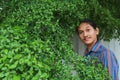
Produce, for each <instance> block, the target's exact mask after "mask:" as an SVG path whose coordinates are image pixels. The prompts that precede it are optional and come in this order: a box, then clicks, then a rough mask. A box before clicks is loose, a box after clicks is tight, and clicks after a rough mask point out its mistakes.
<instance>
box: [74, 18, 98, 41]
mask: <svg viewBox="0 0 120 80" xmlns="http://www.w3.org/2000/svg"><path fill="white" fill-rule="evenodd" d="M81 23H88V24H89V25H91V26H92V27H93V29H96V28H97V25H96V23H95V22H94V21H93V20H90V19H83V20H81V22H80V24H81ZM78 27H79V26H78ZM78 27H77V28H76V31H77V33H78ZM97 39H98V40H99V37H98V36H97Z"/></svg>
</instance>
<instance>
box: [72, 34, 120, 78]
mask: <svg viewBox="0 0 120 80" xmlns="http://www.w3.org/2000/svg"><path fill="white" fill-rule="evenodd" d="M73 41H74V47H73V48H74V50H75V52H77V53H78V54H80V55H83V53H84V50H85V45H84V44H83V43H82V42H81V40H80V39H79V37H78V35H77V34H75V35H74V37H73ZM101 43H102V44H103V45H104V46H106V47H107V48H109V49H111V50H112V51H113V52H114V53H115V56H116V57H117V60H118V62H119V79H120V41H118V40H117V39H112V40H110V42H107V41H103V40H102V41H101Z"/></svg>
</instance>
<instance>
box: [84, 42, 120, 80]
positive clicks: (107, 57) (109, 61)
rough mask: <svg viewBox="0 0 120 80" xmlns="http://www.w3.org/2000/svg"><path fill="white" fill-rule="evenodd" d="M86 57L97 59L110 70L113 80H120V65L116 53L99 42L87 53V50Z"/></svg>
mask: <svg viewBox="0 0 120 80" xmlns="http://www.w3.org/2000/svg"><path fill="white" fill-rule="evenodd" d="M85 55H86V56H88V55H89V56H91V57H97V58H98V59H99V61H100V62H101V63H102V64H103V65H104V66H105V67H107V68H108V71H109V74H110V75H111V77H112V79H113V80H119V79H118V70H119V64H118V61H117V59H116V57H115V55H114V53H113V52H112V51H111V50H109V49H107V48H106V47H104V46H103V45H102V44H101V43H100V42H99V41H97V42H96V43H95V45H94V46H93V47H92V49H91V50H90V51H89V52H87V49H86V51H85Z"/></svg>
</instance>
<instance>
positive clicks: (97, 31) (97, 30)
mask: <svg viewBox="0 0 120 80" xmlns="http://www.w3.org/2000/svg"><path fill="white" fill-rule="evenodd" d="M96 34H97V35H98V34H99V28H98V27H97V28H96Z"/></svg>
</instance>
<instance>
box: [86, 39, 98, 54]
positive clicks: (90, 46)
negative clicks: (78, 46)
mask: <svg viewBox="0 0 120 80" xmlns="http://www.w3.org/2000/svg"><path fill="white" fill-rule="evenodd" d="M96 42H97V40H96V41H94V42H93V43H92V44H89V45H87V51H88V52H89V51H90V50H91V49H92V47H93V46H94V45H95V43H96Z"/></svg>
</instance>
